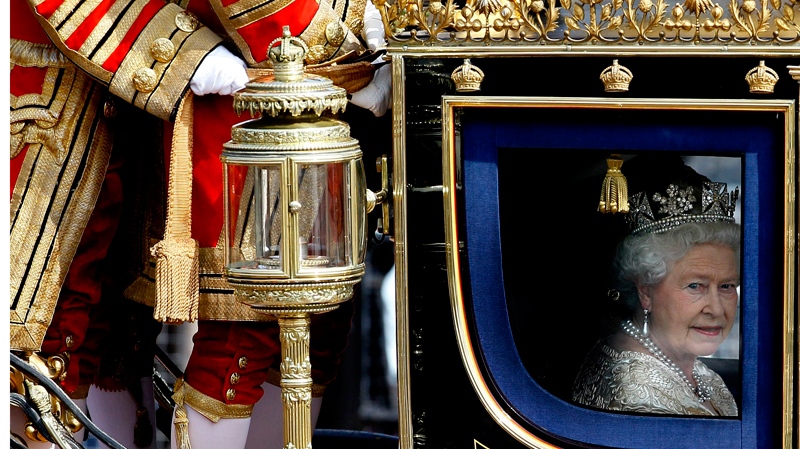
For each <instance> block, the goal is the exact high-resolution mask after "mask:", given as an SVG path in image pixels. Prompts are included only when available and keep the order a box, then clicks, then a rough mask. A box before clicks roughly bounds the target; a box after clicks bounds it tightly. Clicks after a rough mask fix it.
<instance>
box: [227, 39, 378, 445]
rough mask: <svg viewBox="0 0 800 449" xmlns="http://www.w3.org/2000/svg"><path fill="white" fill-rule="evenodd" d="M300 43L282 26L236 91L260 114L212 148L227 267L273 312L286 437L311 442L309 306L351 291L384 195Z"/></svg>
mask: <svg viewBox="0 0 800 449" xmlns="http://www.w3.org/2000/svg"><path fill="white" fill-rule="evenodd" d="M307 52H308V48H307V47H306V44H305V43H304V42H303V41H302V40H300V39H298V38H295V37H292V36H291V34H290V31H289V29H288V27H284V30H283V36H282V37H281V38H279V39H276V40H275V41H273V42H272V43H271V44H270V46H269V58H270V60H271V61H272V63H273V67H274V71H273V73H272V74H269V75H265V76H262V77H260V78H257V79H255V80H253V81H252V82H250V83H249V84H248V85H247V87H246V88H245V89H244V90H243V91H240V92H239V93H237V94H236V95H235V99H234V108H235V109H236V111H237V112H242V111H249V112H250V113H251V114H253V115H254V116H258V115H259V114H260V117H259V118H256V119H253V120H250V121H246V122H243V123H240V124H238V125H236V126H234V127H233V128H232V130H231V140H230V141H229V142H228V143H226V144H225V145H224V149H223V152H222V156H221V158H222V163H223V176H224V178H223V181H224V185H225V186H226V191H225V192H224V207H225V274H226V277H227V281H228V283H229V284H231V285H232V286H233V288H234V289H235V291H236V293H235V295H236V297H237V299H238V300H239V301H241V302H243V303H245V304H247V305H249V306H250V307H253V308H254V309H255V310H257V311H259V312H263V313H268V314H272V315H276V316H277V317H278V321H279V325H280V339H281V360H282V363H281V388H282V397H283V404H284V447H297V448H307V447H310V444H311V384H312V381H311V365H310V362H309V346H308V345H309V320H310V314H313V313H322V312H328V311H331V310H333V309H335V308H336V307H338V305H339V304H341V303H342V302H344V301H346V300H348V299H350V298H351V297H352V295H353V286H354V285H355V284H356V283H357V282H359V281H360V280H361V278H362V276H363V275H364V257H365V251H366V214H367V212H368V211H369V210H371V209H372V207H374V205H375V203H376V202H380V201H381V200H382V198H384V197H385V193H379V197H378V198H377V199H376V195H375V194H374V193H372V192H369V191H368V190H367V189H366V186H365V175H364V168H363V164H362V159H361V149H360V147H359V144H358V141H357V140H355V139H353V138H352V137H350V128H349V126H348V125H347V124H346V123H345V122H343V121H341V120H338V119H336V118H334V117H333V115H334V114H336V113H337V112H339V111H342V110H344V108H345V106H346V104H347V96H346V92H345V90H344V89H342V88H339V87H336V86H334V85H333V83H332V81H331V80H329V79H327V78H324V77H321V76H317V75H312V74H306V73H305V70H304V66H303V59H304V56H305V54H306V53H307ZM368 197H369V198H368ZM368 209H369V210H368ZM292 445H293V446H292Z"/></svg>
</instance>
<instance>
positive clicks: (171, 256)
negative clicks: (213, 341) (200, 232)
mask: <svg viewBox="0 0 800 449" xmlns="http://www.w3.org/2000/svg"><path fill="white" fill-rule="evenodd" d="M192 98H193V97H192V93H191V92H187V94H186V97H185V98H184V99H183V101H182V102H181V105H180V106H179V108H178V116H177V118H176V119H175V131H174V132H173V136H172V152H171V155H170V166H169V167H170V168H169V191H168V198H167V226H166V231H165V232H164V240H162V241H160V242H158V243H157V244H156V245H155V246H154V247H153V248H152V250H151V251H152V254H153V257H155V258H156V304H155V310H153V317H154V318H155V319H157V320H159V321H163V322H166V323H178V324H180V323H182V322H184V321H194V320H196V319H197V308H198V303H199V301H200V287H199V277H200V262H199V260H200V259H199V252H200V248H199V245H198V243H197V240H194V239H193V238H192V111H193V109H194V108H193V107H192Z"/></svg>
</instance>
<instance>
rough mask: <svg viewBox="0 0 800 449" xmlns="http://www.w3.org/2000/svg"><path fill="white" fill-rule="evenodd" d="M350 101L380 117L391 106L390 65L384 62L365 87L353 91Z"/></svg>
mask: <svg viewBox="0 0 800 449" xmlns="http://www.w3.org/2000/svg"><path fill="white" fill-rule="evenodd" d="M350 103H353V104H354V105H356V106H360V107H362V108H364V109H369V110H370V111H372V113H373V114H375V117H381V116H382V115H383V114H385V113H386V111H387V110H389V108H391V103H392V66H391V64H386V65H384V66H382V67H380V68H379V69H378V70H376V71H375V75H374V76H373V77H372V81H370V82H369V84H367V87H365V88H363V89H361V90H359V91H358V92H355V93H353V96H352V97H351V98H350Z"/></svg>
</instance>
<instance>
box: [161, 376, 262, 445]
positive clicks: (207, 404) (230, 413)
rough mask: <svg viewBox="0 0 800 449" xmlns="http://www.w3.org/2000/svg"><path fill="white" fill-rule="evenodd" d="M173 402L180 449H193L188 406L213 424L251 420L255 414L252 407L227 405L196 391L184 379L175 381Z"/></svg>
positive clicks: (177, 441) (177, 442)
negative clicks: (225, 419)
mask: <svg viewBox="0 0 800 449" xmlns="http://www.w3.org/2000/svg"><path fill="white" fill-rule="evenodd" d="M172 400H174V401H175V421H174V422H175V445H176V447H177V448H178V449H192V445H191V443H190V442H189V417H188V416H187V414H186V404H189V405H191V406H192V408H193V409H194V410H195V411H196V412H197V413H200V414H201V415H203V416H205V417H206V418H208V419H209V420H210V421H212V422H219V420H220V419H221V418H249V417H250V416H251V415H252V414H253V406H252V405H248V404H225V403H224V402H221V401H218V400H216V399H213V398H210V397H208V396H206V395H204V394H203V393H201V392H199V391H197V390H195V389H194V388H192V387H191V385H189V384H187V383H186V382H184V381H183V378H178V379H176V380H175V388H174V389H173V394H172Z"/></svg>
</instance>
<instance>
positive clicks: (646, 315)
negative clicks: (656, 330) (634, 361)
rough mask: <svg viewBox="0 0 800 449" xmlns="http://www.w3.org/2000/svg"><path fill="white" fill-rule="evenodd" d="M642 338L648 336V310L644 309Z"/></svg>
mask: <svg viewBox="0 0 800 449" xmlns="http://www.w3.org/2000/svg"><path fill="white" fill-rule="evenodd" d="M642 336H643V337H644V338H647V337H649V336H650V309H644V324H643V325H642Z"/></svg>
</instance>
